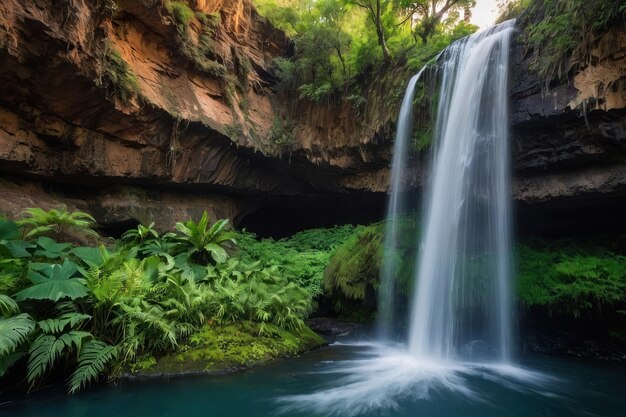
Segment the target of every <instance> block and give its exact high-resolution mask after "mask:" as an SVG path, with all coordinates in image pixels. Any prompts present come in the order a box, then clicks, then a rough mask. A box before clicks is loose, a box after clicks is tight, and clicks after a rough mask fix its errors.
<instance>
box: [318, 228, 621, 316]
mask: <svg viewBox="0 0 626 417" xmlns="http://www.w3.org/2000/svg"><path fill="white" fill-rule="evenodd" d="M383 225H384V223H377V224H374V225H372V226H368V227H365V228H361V229H359V230H357V231H355V233H354V235H353V236H351V237H350V238H348V239H347V240H346V242H345V243H344V244H343V245H342V246H340V247H339V248H338V249H337V251H336V252H335V254H334V255H333V256H332V258H331V260H330V263H329V265H328V267H327V269H326V271H325V281H324V284H325V287H326V290H327V291H328V293H329V294H331V296H332V297H333V299H334V300H335V303H336V305H337V307H339V309H341V308H342V307H344V306H346V305H347V306H349V308H355V305H366V306H369V307H370V308H373V307H375V305H374V304H373V303H372V297H373V296H374V294H375V292H374V290H375V289H376V287H377V285H378V278H379V275H380V270H381V267H382V262H383V239H384V228H383ZM409 226H410V225H409ZM403 229H404V230H409V229H410V227H404V228H403ZM416 235H417V230H416V229H415V228H413V230H412V231H411V233H407V234H406V238H403V239H402V241H403V242H402V244H401V245H400V251H399V253H398V254H395V255H394V254H392V255H391V257H392V259H395V262H396V265H395V269H396V270H398V271H399V273H398V275H399V277H400V278H401V280H402V281H403V285H401V288H402V289H403V290H404V291H403V292H404V293H405V294H406V293H407V290H408V289H409V287H410V286H409V285H408V283H409V282H410V279H411V277H412V275H413V272H412V269H411V267H413V265H411V263H412V262H409V263H407V262H406V260H407V259H412V258H411V257H410V256H407V254H408V253H409V252H411V251H413V250H414V248H415V245H416V244H417V240H416ZM409 236H413V239H411V238H409ZM516 256H517V280H516V283H517V288H516V290H517V291H516V293H517V298H518V300H519V302H520V304H521V305H522V306H523V307H525V308H532V307H537V308H542V309H545V310H547V311H548V312H550V313H561V314H565V315H568V316H572V317H582V316H585V317H596V318H597V317H599V316H601V315H602V314H611V315H615V314H617V312H618V310H624V305H625V304H626V257H625V256H624V255H622V254H619V253H616V252H615V251H613V250H610V249H608V248H607V247H606V245H598V244H595V243H594V244H592V243H585V242H582V243H580V242H579V243H576V242H572V241H567V240H560V241H543V240H533V241H530V242H527V243H525V244H520V245H518V246H517V247H516ZM470 265H472V266H473V267H474V268H476V269H477V271H478V273H477V275H478V276H480V268H481V261H480V259H474V260H473V262H472V263H470Z"/></svg>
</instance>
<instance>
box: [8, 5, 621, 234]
mask: <svg viewBox="0 0 626 417" xmlns="http://www.w3.org/2000/svg"><path fill="white" fill-rule="evenodd" d="M189 4H190V6H191V8H192V12H193V15H192V16H191V17H190V19H189V20H188V21H186V22H181V21H180V19H177V17H176V15H175V13H172V11H171V9H168V8H167V7H166V6H165V5H164V4H163V3H162V2H161V1H160V0H118V1H116V2H115V3H114V2H112V1H109V0H5V1H3V2H2V4H0V175H1V176H2V177H3V178H4V180H2V182H0V191H3V190H4V191H5V192H0V211H4V212H7V213H9V214H10V215H16V214H17V213H19V212H20V211H21V210H22V209H23V208H25V207H29V206H42V207H50V206H53V205H55V204H58V203H62V202H64V203H66V204H69V205H70V206H71V207H77V208H81V209H83V210H87V211H90V212H92V213H94V214H95V215H96V217H97V219H98V221H99V222H100V223H101V224H103V225H109V226H110V227H117V226H116V225H125V224H128V222H134V221H142V222H145V221H147V220H148V219H150V218H155V219H156V220H157V222H158V223H159V224H160V225H161V226H163V227H171V226H172V224H173V222H174V221H175V220H179V219H183V218H185V217H188V216H195V215H196V214H197V213H199V212H201V211H202V210H203V209H208V210H209V211H210V212H211V213H212V214H213V215H214V216H216V217H223V216H227V217H230V218H231V219H234V220H235V222H239V221H241V220H242V219H243V218H244V217H245V216H246V215H248V214H250V213H254V212H255V211H257V210H259V209H262V210H266V211H268V210H270V211H271V208H272V207H278V206H280V207H288V208H289V210H291V208H293V212H294V213H297V210H298V207H319V208H320V210H322V209H325V210H327V211H328V212H329V213H331V212H339V211H341V210H348V209H349V210H355V209H357V210H358V207H355V205H354V204H352V205H351V204H349V203H347V202H348V201H353V202H354V201H356V202H357V205H358V206H361V207H362V208H364V209H365V210H364V211H367V210H370V211H371V212H372V213H379V212H380V211H381V210H382V208H383V206H384V193H385V191H386V190H387V187H388V182H389V162H390V155H391V145H392V139H393V129H394V123H395V118H396V113H397V110H398V105H399V101H400V98H401V95H402V93H403V89H404V84H405V80H407V79H408V77H409V75H410V74H409V71H408V69H407V68H404V67H396V68H390V69H387V70H386V71H385V72H384V73H381V75H380V76H379V77H378V78H377V79H376V80H375V81H376V82H371V83H367V86H366V88H365V89H364V90H363V95H364V97H365V104H364V105H363V106H360V107H358V108H356V107H354V106H353V105H352V103H350V102H348V101H346V100H329V101H327V102H323V103H311V102H307V101H298V100H295V97H293V96H292V95H293V93H292V95H289V94H286V93H284V92H282V93H281V92H278V89H277V88H276V86H277V83H278V80H277V79H276V78H275V75H273V74H274V72H273V70H272V62H273V60H274V59H275V58H276V57H280V56H289V54H290V53H292V49H293V45H292V44H291V41H290V40H289V39H287V38H286V37H285V35H284V33H282V32H281V31H278V30H276V29H275V28H273V27H272V26H271V25H270V24H269V23H268V22H267V21H266V20H265V19H263V18H262V17H261V16H259V15H258V14H257V12H256V10H255V9H254V8H253V6H252V5H251V2H250V0H195V1H191V2H189ZM514 49H515V54H514V57H513V62H514V66H515V70H514V75H513V82H512V122H513V130H512V131H513V144H514V162H515V169H516V182H515V186H514V193H515V197H516V198H517V199H518V200H520V201H522V202H523V203H524V204H528V205H537V204H540V203H541V204H545V203H550V204H554V203H556V204H557V206H558V204H561V203H563V204H566V205H567V204H570V203H571V202H575V203H576V204H577V205H579V206H581V207H584V206H585V205H586V204H591V203H590V202H592V201H593V204H596V205H597V204H599V205H602V204H604V201H609V200H610V201H611V202H612V203H611V204H622V203H623V202H624V200H625V195H626V192H625V185H626V172H625V171H626V167H625V163H624V159H625V158H624V157H625V155H626V152H625V146H626V145H625V143H626V139H625V137H626V133H625V123H624V122H625V117H626V116H625V114H626V113H625V108H626V105H625V102H624V101H625V97H626V80H625V77H624V74H626V70H625V59H626V58H625V55H624V52H625V50H626V40H625V35H624V28H623V27H616V28H615V29H614V30H612V31H610V32H609V33H607V34H605V35H604V36H603V37H602V38H601V39H598V42H597V48H596V50H594V52H593V54H592V59H591V60H590V62H589V63H587V64H585V65H581V66H580V68H579V70H578V72H577V73H576V74H574V76H573V77H572V78H571V79H570V82H569V84H563V85H557V86H552V89H551V90H550V93H549V94H548V95H547V96H544V95H543V94H542V92H541V89H540V82H539V80H537V79H536V78H535V77H534V76H533V75H532V74H531V73H530V72H529V71H528V64H529V63H528V62H527V61H528V59H527V58H526V57H525V55H524V47H523V46H522V45H519V46H518V47H517V48H514ZM276 126H281V127H280V130H281V131H279V132H277V127H276ZM277 133H278V135H277ZM285 139H287V140H285ZM422 177H423V173H422V172H418V173H416V174H414V175H413V179H412V180H411V184H412V185H413V186H419V185H420V183H421V178H422ZM22 190H23V191H24V194H23V195H22V196H20V192H21V191H22ZM352 197H354V198H352ZM277 202H278V203H277ZM316 204H317V206H316ZM315 210H317V209H315ZM313 215H314V213H312V214H311V216H313ZM373 215H374V214H373ZM280 216H283V214H280ZM333 221H334V220H333V218H332V216H330V215H329V217H328V222H329V223H330V224H332V222H333Z"/></svg>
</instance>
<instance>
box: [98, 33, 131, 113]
mask: <svg viewBox="0 0 626 417" xmlns="http://www.w3.org/2000/svg"><path fill="white" fill-rule="evenodd" d="M101 62H102V64H101V68H100V71H99V76H98V78H97V79H96V85H97V86H99V87H105V88H107V89H108V90H109V91H111V92H112V93H113V94H116V95H117V96H119V97H120V98H121V99H122V101H123V102H125V103H128V102H130V100H131V99H132V98H133V97H135V96H137V95H138V94H139V92H140V89H139V81H138V80H137V76H136V75H135V73H134V72H133V71H132V70H131V68H130V66H129V65H128V63H127V62H126V61H125V60H124V58H123V57H122V55H121V54H120V53H119V52H118V51H117V50H116V49H115V47H114V46H113V45H112V44H111V42H108V41H107V42H105V43H104V46H103V50H102V56H101Z"/></svg>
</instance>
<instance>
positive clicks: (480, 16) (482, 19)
mask: <svg viewBox="0 0 626 417" xmlns="http://www.w3.org/2000/svg"><path fill="white" fill-rule="evenodd" d="M497 11H498V3H497V1H496V0H476V7H474V8H473V9H472V23H473V24H475V25H477V26H479V27H480V28H481V29H484V28H486V27H488V26H491V25H493V22H494V21H495V20H496V17H497V15H498V13H497Z"/></svg>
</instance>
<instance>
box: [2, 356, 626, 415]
mask: <svg viewBox="0 0 626 417" xmlns="http://www.w3.org/2000/svg"><path fill="white" fill-rule="evenodd" d="M377 355H378V354H377V353H376V352H375V349H374V348H372V346H368V345H335V346H331V347H328V348H324V349H320V350H318V351H315V352H311V353H309V354H306V355H303V356H301V357H299V358H293V359H284V360H279V361H277V362H274V363H272V364H270V365H267V366H263V367H259V368H257V369H253V370H250V371H247V372H243V373H239V374H235V375H227V376H211V377H190V378H181V379H174V380H169V381H163V380H161V381H150V382H145V381H141V382H140V381H134V382H125V383H121V384H116V385H113V384H109V385H102V386H97V387H93V388H92V389H91V390H88V391H85V392H82V393H79V394H77V395H74V396H71V397H68V396H66V395H65V394H64V393H63V392H58V391H43V392H38V393H35V394H34V395H32V396H31V398H30V399H29V400H28V401H25V402H21V403H17V404H13V405H11V406H8V407H7V406H5V407H2V408H0V416H10V417H82V416H84V417H131V416H132V417H143V416H146V417H157V416H159V417H193V416H202V417H212V416H215V417H218V416H219V417H228V416H233V417H235V416H237V417H252V416H258V417H263V416H279V415H285V416H294V417H296V416H316V415H324V416H326V415H338V416H343V415H355V414H356V415H364V416H412V417H417V416H428V417H446V416H455V417H460V416H463V417H491V416H493V417H506V416H511V417H522V416H555V417H557V416H558V417H568V416H607V417H608V416H614V417H620V416H621V417H623V416H626V372H625V371H626V369H625V368H624V367H623V366H615V365H612V366H609V365H604V364H597V363H596V364H589V363H579V362H575V361H571V360H555V359H552V358H551V359H543V358H532V359H530V358H529V359H526V360H525V361H523V362H522V365H523V366H524V369H532V370H533V371H535V372H539V373H540V375H542V377H541V378H539V379H541V382H537V381H534V382H532V383H528V384H526V383H524V382H523V378H525V376H524V374H522V379H521V380H520V379H518V380H511V379H510V378H506V377H502V376H499V375H498V374H497V373H492V372H490V371H480V370H476V369H474V370H470V371H461V372H460V373H459V374H458V375H457V376H456V377H455V378H457V380H456V382H457V383H459V381H461V385H462V386H463V387H465V391H463V390H461V391H454V390H452V389H451V388H449V387H447V386H444V385H441V384H432V386H430V387H429V390H428V395H426V396H420V397H423V398H416V397H417V396H416V395H414V394H415V393H414V390H415V389H419V386H411V385H410V384H409V385H403V386H404V387H405V388H407V387H408V389H406V390H401V389H397V390H388V388H389V386H390V384H388V383H387V382H385V380H384V379H380V380H379V381H376V380H375V379H374V380H371V381H363V380H360V379H359V378H361V376H358V375H357V378H356V379H359V380H358V381H356V383H357V384H362V383H365V384H371V385H372V386H376V387H378V388H380V389H381V390H384V391H385V393H386V394H388V397H391V398H392V401H390V402H383V403H378V402H377V401H373V399H375V398H376V393H372V392H369V391H365V397H364V398H362V399H361V398H360V397H359V395H362V394H363V392H364V391H359V390H362V389H363V387H362V386H361V385H350V384H354V383H355V381H351V382H350V381H346V380H345V378H346V375H340V374H337V373H336V372H335V371H336V370H337V369H338V368H339V369H341V368H342V366H346V364H357V365H358V366H359V367H361V366H363V364H367V361H369V360H373V359H374V358H376V357H377ZM354 361H356V362H354ZM362 361H365V362H362ZM391 366H393V365H391ZM468 369H469V368H468ZM348 379H349V376H348ZM531 379H532V378H531ZM350 386H355V387H356V390H355V391H354V392H352V391H347V393H348V395H350V397H349V398H344V397H342V394H346V392H343V391H341V390H343V389H344V388H346V387H350ZM335 389H339V392H335V391H334V390H335ZM294 396H296V397H294ZM281 399H282V400H281ZM359 404H361V405H363V404H365V405H366V406H365V407H363V409H359V407H358V405H359ZM346 406H347V407H346ZM365 410H367V411H365Z"/></svg>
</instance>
